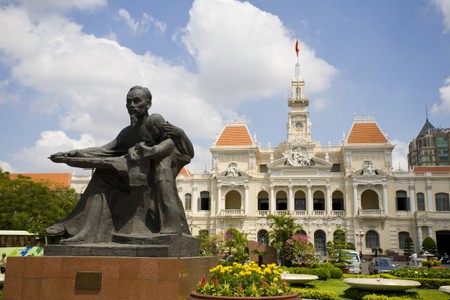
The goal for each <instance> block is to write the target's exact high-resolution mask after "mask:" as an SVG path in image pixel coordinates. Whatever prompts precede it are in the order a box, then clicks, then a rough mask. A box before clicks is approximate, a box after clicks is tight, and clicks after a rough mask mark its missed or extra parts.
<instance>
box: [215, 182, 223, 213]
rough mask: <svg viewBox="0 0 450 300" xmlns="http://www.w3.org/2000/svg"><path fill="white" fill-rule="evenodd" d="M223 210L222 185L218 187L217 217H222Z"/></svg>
mask: <svg viewBox="0 0 450 300" xmlns="http://www.w3.org/2000/svg"><path fill="white" fill-rule="evenodd" d="M221 210H222V185H221V184H218V185H217V201H216V216H219V215H220V212H221Z"/></svg>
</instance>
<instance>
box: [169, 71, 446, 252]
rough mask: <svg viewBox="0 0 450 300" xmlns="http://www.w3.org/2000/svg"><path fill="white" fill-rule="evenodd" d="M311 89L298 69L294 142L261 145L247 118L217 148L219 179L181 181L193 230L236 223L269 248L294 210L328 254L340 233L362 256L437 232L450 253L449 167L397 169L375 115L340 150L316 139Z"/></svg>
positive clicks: (185, 176)
mask: <svg viewBox="0 0 450 300" xmlns="http://www.w3.org/2000/svg"><path fill="white" fill-rule="evenodd" d="M304 88H305V82H304V80H303V79H302V77H301V76H300V75H299V64H298V63H297V65H296V74H295V76H294V79H293V81H292V93H291V96H290V98H289V99H287V105H288V106H289V108H290V110H289V112H288V116H287V120H288V122H287V126H286V129H287V140H286V141H284V142H282V143H280V144H279V145H278V147H269V148H262V147H260V146H258V145H257V144H256V141H255V140H254V139H252V137H251V135H250V133H249V130H248V128H247V126H246V124H245V123H244V122H239V121H235V122H229V123H228V124H227V125H226V126H225V128H223V130H222V132H221V134H220V135H219V137H218V138H217V140H216V141H215V142H214V144H213V145H212V147H211V148H210V151H211V154H212V171H211V173H199V174H192V173H189V172H182V173H181V174H180V175H178V178H177V183H178V192H179V195H180V198H181V199H182V200H183V204H184V207H185V210H186V215H187V218H188V223H189V224H190V227H191V230H192V232H193V234H194V235H197V234H198V233H199V232H200V231H202V230H206V231H208V232H209V233H218V232H220V231H226V230H227V229H228V228H231V227H233V228H236V229H239V230H241V231H243V232H245V233H247V234H248V238H249V240H255V241H259V242H265V240H264V239H265V234H266V233H267V232H268V231H269V230H270V228H269V223H268V219H267V216H268V215H269V214H275V215H280V214H289V215H291V216H292V217H293V218H294V219H295V222H296V223H297V224H301V225H302V227H303V229H304V230H305V231H306V233H307V234H308V236H309V237H310V238H311V241H312V242H313V244H314V246H315V248H316V250H317V251H318V252H319V253H320V254H322V255H325V253H326V242H327V241H332V240H333V234H334V232H335V231H336V230H337V229H339V228H341V229H345V230H346V231H347V234H348V239H349V241H350V242H353V243H354V244H355V246H356V249H357V250H358V251H359V250H362V252H363V254H372V248H381V249H383V250H384V251H386V250H388V249H390V250H394V251H397V252H399V253H400V254H402V253H403V251H402V249H404V247H405V239H406V237H407V236H410V237H411V238H412V239H413V241H414V246H415V249H416V251H420V247H421V243H422V241H423V239H424V238H425V237H428V236H430V237H432V238H433V239H434V240H435V241H437V243H438V247H439V250H440V252H441V253H443V252H450V239H449V238H450V202H449V194H450V166H448V163H447V166H414V167H412V168H410V169H409V171H394V169H393V166H392V150H393V149H394V145H393V144H391V142H390V141H389V139H388V138H387V136H386V135H385V134H384V133H383V132H382V130H381V129H380V127H379V125H378V124H377V123H376V121H375V119H374V118H373V117H357V118H355V120H354V122H353V125H352V127H351V129H350V131H349V134H348V136H346V137H344V139H343V143H342V145H339V146H325V147H323V146H321V145H320V143H319V142H316V141H314V140H313V137H312V136H311V126H312V124H311V122H310V118H309V112H308V105H309V102H310V100H309V99H308V98H307V97H305V90H304ZM427 122H428V120H427ZM441 144H442V142H441ZM446 147H447V151H448V147H449V145H448V139H447V142H446ZM447 153H448V152H447Z"/></svg>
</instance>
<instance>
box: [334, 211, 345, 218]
mask: <svg viewBox="0 0 450 300" xmlns="http://www.w3.org/2000/svg"><path fill="white" fill-rule="evenodd" d="M332 214H333V216H336V217H343V216H345V211H344V210H333V211H332Z"/></svg>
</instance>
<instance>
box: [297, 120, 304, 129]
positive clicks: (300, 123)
mask: <svg viewBox="0 0 450 300" xmlns="http://www.w3.org/2000/svg"><path fill="white" fill-rule="evenodd" d="M295 128H296V129H302V128H303V123H302V122H297V123H295Z"/></svg>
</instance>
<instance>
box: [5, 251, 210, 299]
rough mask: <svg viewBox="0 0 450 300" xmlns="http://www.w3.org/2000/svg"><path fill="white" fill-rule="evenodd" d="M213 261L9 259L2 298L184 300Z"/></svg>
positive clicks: (142, 258)
mask: <svg viewBox="0 0 450 300" xmlns="http://www.w3.org/2000/svg"><path fill="white" fill-rule="evenodd" d="M217 263H218V259H217V258H216V257H186V258H183V257H180V258H178V257H172V258H155V257H104V256H41V257H10V258H8V269H7V271H6V276H5V282H4V289H3V295H4V296H3V297H4V298H3V299H5V300H8V299H26V300H33V299H43V300H44V299H45V300H53V299H63V300H70V299H108V300H110V299H133V300H139V299H142V300H143V299H146V300H147V299H161V300H162V299H163V300H176V299H178V300H184V299H186V298H187V296H188V295H189V293H190V292H191V291H192V290H193V289H194V288H195V285H196V284H197V282H198V281H199V280H200V279H201V278H202V276H203V274H207V273H208V270H209V269H210V268H212V267H213V266H215V265H216V264H217Z"/></svg>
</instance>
